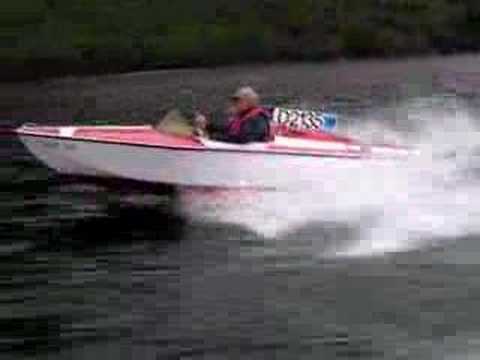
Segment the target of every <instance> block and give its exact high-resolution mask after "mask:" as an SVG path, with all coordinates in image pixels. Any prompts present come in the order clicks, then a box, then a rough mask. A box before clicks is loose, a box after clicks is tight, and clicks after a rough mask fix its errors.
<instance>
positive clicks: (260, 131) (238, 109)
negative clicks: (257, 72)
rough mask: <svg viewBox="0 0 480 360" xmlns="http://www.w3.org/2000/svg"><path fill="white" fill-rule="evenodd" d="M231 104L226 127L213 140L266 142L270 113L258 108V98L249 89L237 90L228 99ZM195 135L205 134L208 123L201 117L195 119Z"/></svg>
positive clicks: (268, 135)
mask: <svg viewBox="0 0 480 360" xmlns="http://www.w3.org/2000/svg"><path fill="white" fill-rule="evenodd" d="M230 100H231V104H230V107H229V111H228V112H229V114H230V115H231V117H230V119H229V120H228V123H227V126H226V128H225V130H224V131H223V133H222V134H220V135H219V136H215V140H218V141H224V142H229V143H235V144H248V143H252V142H267V141H269V140H270V138H271V134H270V119H271V115H270V113H269V112H268V111H267V110H265V109H264V108H262V107H261V106H259V103H260V97H259V96H258V94H257V93H256V92H255V90H253V89H252V88H251V87H242V88H240V89H238V90H237V91H236V92H235V93H234V94H233V96H232V97H231V98H230ZM195 124H196V129H197V133H198V134H199V135H203V134H205V130H206V128H207V125H208V122H207V120H206V118H205V117H204V116H203V115H198V116H197V117H196V119H195Z"/></svg>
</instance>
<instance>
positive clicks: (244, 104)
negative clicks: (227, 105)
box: [230, 86, 260, 114]
mask: <svg viewBox="0 0 480 360" xmlns="http://www.w3.org/2000/svg"><path fill="white" fill-rule="evenodd" d="M230 99H231V101H232V111H233V112H234V113H236V114H238V113H242V112H244V111H247V110H249V109H251V108H253V107H255V106H257V105H258V103H259V101H260V97H259V96H258V94H257V93H256V92H255V90H253V89H252V88H251V87H249V86H246V87H241V88H239V89H238V90H237V91H235V93H234V94H233V95H232V97H231V98H230Z"/></svg>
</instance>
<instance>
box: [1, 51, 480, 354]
mask: <svg viewBox="0 0 480 360" xmlns="http://www.w3.org/2000/svg"><path fill="white" fill-rule="evenodd" d="M243 84H252V85H253V86H255V87H257V88H258V89H259V91H260V92H261V93H262V94H263V95H264V98H265V102H267V103H270V104H287V105H290V106H301V107H305V108H312V107H313V108H319V107H322V105H323V106H326V107H327V108H328V109H329V110H332V111H335V112H337V113H338V114H339V115H340V117H341V120H340V123H341V124H340V129H339V131H341V132H343V133H349V134H356V135H359V136H360V137H361V138H367V139H374V140H385V141H395V142H401V143H407V144H413V145H416V146H418V147H419V148H420V149H421V150H422V155H421V157H420V159H417V160H416V161H415V162H414V163H407V164H405V167H404V168H400V169H398V168H397V169H395V170H389V169H385V170H383V171H381V172H380V173H379V172H375V173H372V172H369V171H368V169H365V171H361V172H359V174H358V177H356V178H354V179H342V178H340V177H339V176H338V174H335V173H332V174H331V177H330V178H329V179H325V182H323V183H321V184H318V187H314V188H311V189H298V191H295V192H291V193H284V192H282V193H264V194H259V193H242V194H238V193H225V192H222V193H218V192H200V191H193V190H188V191H187V190H180V191H177V192H170V191H157V192H155V193H152V192H147V191H138V189H135V190H136V191H135V192H130V191H128V190H129V189H128V190H127V189H125V188H123V187H122V188H118V187H115V188H108V187H104V186H100V185H93V184H87V183H81V182H76V181H68V182H67V181H63V180H62V179H58V178H57V177H56V176H55V174H53V173H52V172H50V171H49V170H47V169H45V168H43V167H42V166H41V165H39V164H38V163H37V162H36V161H35V160H34V159H33V158H32V157H31V156H30V155H29V154H28V153H27V152H26V151H25V149H24V148H23V147H22V146H21V144H19V143H18V142H16V141H14V140H13V139H10V138H7V137H3V138H2V139H1V142H0V288H1V292H0V351H1V352H2V355H1V358H2V359H18V358H26V359H179V358H181V359H350V358H352V359H467V358H472V359H476V358H478V357H479V356H480V313H479V312H478V311H477V307H478V303H479V300H480V242H478V241H479V240H480V236H479V234H480V202H479V200H478V199H479V198H480V197H479V196H478V195H480V190H479V189H480V187H479V185H480V172H479V170H480V159H479V158H478V157H477V156H478V154H480V153H479V152H478V150H477V148H478V146H477V144H480V133H479V132H478V130H477V126H478V124H479V121H478V119H479V118H480V57H479V56H473V55H471V56H457V57H446V58H445V57H443V58H442V57H438V58H437V57H434V58H425V59H403V60H401V61H365V62H339V63H330V64H320V65H318V64H285V65H271V66H259V65H256V66H251V67H246V66H244V67H230V68H221V69H208V70H178V71H163V72H162V71H161V72H147V73H137V74H125V75H110V76H102V77H88V78H73V77H72V78H64V79H54V80H49V81H43V82H34V83H16V84H13V83H10V84H6V83H5V84H0V115H1V117H2V118H4V119H8V120H5V121H4V122H3V123H2V125H14V124H19V123H22V122H27V121H28V122H32V121H33V122H38V123H71V122H72V121H76V122H77V123H87V122H88V121H87V119H107V120H110V119H113V120H114V121H117V122H121V123H133V122H136V123H138V122H154V121H155V120H156V119H158V118H160V117H161V116H162V114H163V113H164V112H165V110H167V109H169V108H171V107H175V106H181V107H191V108H200V109H202V111H204V112H206V113H215V114H216V116H217V117H218V116H219V115H218V113H219V112H220V111H218V109H221V108H222V106H223V103H224V99H225V97H226V96H227V95H228V94H230V92H232V91H233V89H234V88H235V87H236V86H238V85H243ZM299 171H301V169H299ZM284 175H285V176H291V174H284ZM272 176H282V175H281V174H275V175H272Z"/></svg>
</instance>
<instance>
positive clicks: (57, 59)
mask: <svg viewBox="0 0 480 360" xmlns="http://www.w3.org/2000/svg"><path fill="white" fill-rule="evenodd" d="M479 40H480V2H479V1H478V0H362V1H359V0H203V1H199V0H175V1H166V0H164V1H158V0H157V1H155V0H122V1H114V0H3V1H2V2H1V4H0V44H1V45H2V46H0V63H1V65H2V66H1V70H0V75H1V76H11V77H21V76H25V77H33V76H37V75H41V74H43V75H45V74H49V73H50V74H61V73H69V72H91V71H99V72H101V71H124V70H131V69H144V68H158V67H176V66H198V65H215V64H224V63H234V62H249V61H271V60H319V59H325V58H331V57H339V56H349V57H356V56H395V55H402V54H411V53H420V52H432V51H438V52H454V51H462V50H478V49H479V48H480V41H479Z"/></svg>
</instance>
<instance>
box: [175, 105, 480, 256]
mask: <svg viewBox="0 0 480 360" xmlns="http://www.w3.org/2000/svg"><path fill="white" fill-rule="evenodd" d="M434 100H435V101H437V99H434ZM434 100H432V99H427V100H425V99H423V100H415V101H414V102H409V103H407V104H405V105H404V106H403V107H401V108H403V109H406V110H405V111H406V112H407V118H408V120H410V121H409V123H410V124H409V125H412V126H407V128H408V130H406V131H393V130H391V129H387V128H385V127H382V126H381V124H379V123H378V122H377V123H374V124H372V123H370V124H369V125H368V126H360V127H355V126H353V127H351V128H350V131H351V132H352V133H355V134H358V133H361V134H362V135H363V136H364V137H365V136H366V135H368V134H370V135H371V136H372V137H373V138H374V140H375V139H376V140H378V136H379V134H382V136H384V137H388V141H391V140H392V138H394V137H395V138H397V140H398V142H399V143H405V142H406V141H408V142H409V143H411V144H413V143H415V144H416V146H417V147H418V149H419V150H420V155H419V156H416V157H413V158H412V159H410V160H408V161H399V162H389V163H384V164H380V165H379V164H375V163H372V164H368V163H365V164H364V166H361V167H358V168H356V169H355V170H356V172H355V176H354V177H352V175H351V174H352V172H351V171H345V172H344V171H332V172H331V173H330V174H329V175H328V176H327V177H326V178H324V179H323V180H322V181H321V182H320V183H318V184H316V185H315V186H312V188H309V189H297V191H294V192H292V191H289V192H263V193H245V192H242V193H238V192H237V193H230V194H228V193H225V192H223V193H221V194H219V193H215V194H212V193H209V194H206V193H202V194H200V193H195V192H192V191H188V192H186V193H184V194H183V197H182V196H181V197H180V199H181V200H180V208H181V211H182V212H184V213H187V214H188V216H190V217H193V218H195V219H196V220H198V221H216V222H227V223H236V224H240V225H243V226H246V227H248V228H249V229H251V230H253V231H255V232H256V233H257V234H258V235H259V236H261V237H262V239H263V240H264V241H265V242H267V243H269V244H271V245H272V247H273V248H275V249H277V250H278V251H281V252H284V251H285V252H290V251H291V250H292V247H296V248H298V246H299V244H302V246H303V250H304V251H305V252H307V253H309V254H312V255H313V256H315V257H344V256H347V257H363V256H379V255H383V254H387V253H396V252H405V251H412V250H416V249H420V248H425V247H431V246H436V245H439V244H440V243H441V242H444V241H449V240H450V241H451V240H453V239H455V238H458V237H463V236H467V235H472V234H477V233H480V206H479V205H478V203H477V201H476V199H477V198H479V196H480V187H479V186H478V185H480V176H479V174H480V172H479V170H480V162H479V161H478V159H477V158H476V156H477V154H480V153H478V151H477V149H479V148H480V132H479V130H478V129H477V127H476V126H475V124H474V122H473V116H472V115H471V114H470V113H469V112H468V111H467V110H465V108H464V107H462V106H459V104H458V101H457V100H456V99H454V100H451V101H445V99H444V100H443V101H441V104H442V106H437V105H438V103H435V104H433V103H432V102H433V101H434ZM452 103H453V104H452ZM435 107H436V108H435ZM407 123H408V122H407ZM335 170H337V169H335ZM340 170H341V169H340ZM350 170H351V169H350ZM299 171H301V170H299ZM276 176H278V175H276ZM283 176H292V177H296V176H299V174H284V175H283ZM308 229H312V231H308ZM319 229H322V231H320V230H319ZM342 229H349V230H348V231H341V230H342ZM306 244H307V245H306Z"/></svg>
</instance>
